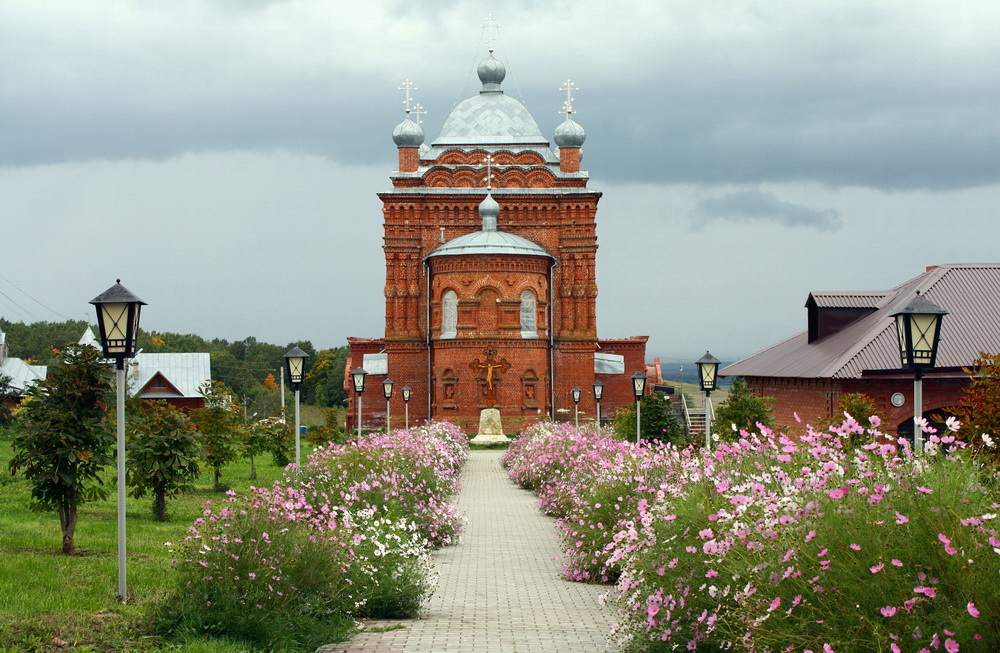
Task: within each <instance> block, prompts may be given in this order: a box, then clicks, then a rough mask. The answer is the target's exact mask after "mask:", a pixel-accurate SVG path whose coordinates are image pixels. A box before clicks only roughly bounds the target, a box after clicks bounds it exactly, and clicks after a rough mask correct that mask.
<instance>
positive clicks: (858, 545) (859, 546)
mask: <svg viewBox="0 0 1000 653" xmlns="http://www.w3.org/2000/svg"><path fill="white" fill-rule="evenodd" d="M850 546H851V548H852V549H854V550H855V551H860V550H861V545H860V544H851V545H850Z"/></svg>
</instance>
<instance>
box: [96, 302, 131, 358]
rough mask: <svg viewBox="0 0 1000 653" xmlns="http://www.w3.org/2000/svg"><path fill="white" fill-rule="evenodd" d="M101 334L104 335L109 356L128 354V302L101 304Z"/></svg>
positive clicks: (105, 347)
mask: <svg viewBox="0 0 1000 653" xmlns="http://www.w3.org/2000/svg"><path fill="white" fill-rule="evenodd" d="M100 306H101V312H100V317H101V334H102V335H103V336H104V343H103V344H104V351H105V354H107V355H109V356H114V355H115V354H126V353H128V351H129V342H128V330H129V323H128V304H126V303H122V304H101V305H100Z"/></svg>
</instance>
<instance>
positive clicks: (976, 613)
mask: <svg viewBox="0 0 1000 653" xmlns="http://www.w3.org/2000/svg"><path fill="white" fill-rule="evenodd" d="M965 609H966V610H968V611H969V614H970V615H972V616H973V617H979V609H978V608H976V604H975V603H972V602H971V601H970V602H969V604H968V605H966V606H965Z"/></svg>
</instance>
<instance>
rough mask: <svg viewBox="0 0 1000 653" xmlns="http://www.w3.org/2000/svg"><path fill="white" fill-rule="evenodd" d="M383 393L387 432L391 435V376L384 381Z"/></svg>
mask: <svg viewBox="0 0 1000 653" xmlns="http://www.w3.org/2000/svg"><path fill="white" fill-rule="evenodd" d="M382 394H383V395H385V434H386V435H389V422H390V416H389V400H390V399H392V379H390V378H389V377H385V381H383V382H382Z"/></svg>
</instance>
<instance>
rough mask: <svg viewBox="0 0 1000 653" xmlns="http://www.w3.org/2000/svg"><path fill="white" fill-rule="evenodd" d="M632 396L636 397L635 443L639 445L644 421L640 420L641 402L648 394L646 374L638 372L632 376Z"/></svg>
mask: <svg viewBox="0 0 1000 653" xmlns="http://www.w3.org/2000/svg"><path fill="white" fill-rule="evenodd" d="M632 394H634V395H635V443H636V444H639V436H640V434H641V433H642V420H641V419H640V414H641V412H642V411H641V404H640V403H639V400H640V399H642V396H643V395H644V394H646V373H645V372H636V373H635V374H633V375H632Z"/></svg>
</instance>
